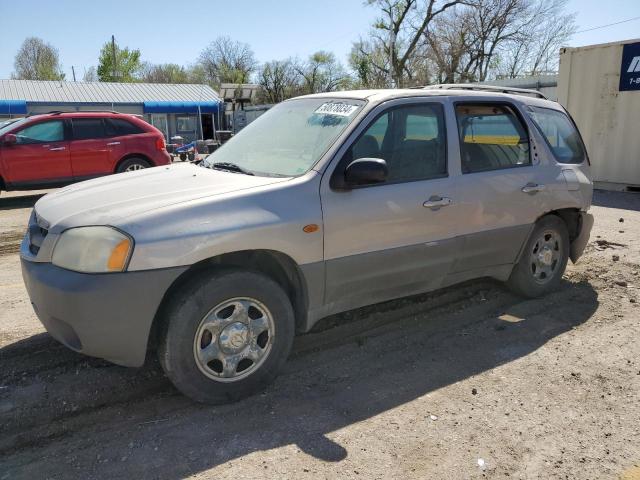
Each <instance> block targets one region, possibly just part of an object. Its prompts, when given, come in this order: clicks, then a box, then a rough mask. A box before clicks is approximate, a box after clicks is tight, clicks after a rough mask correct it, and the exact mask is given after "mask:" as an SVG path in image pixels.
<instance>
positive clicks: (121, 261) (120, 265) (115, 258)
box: [107, 239, 131, 272]
mask: <svg viewBox="0 0 640 480" xmlns="http://www.w3.org/2000/svg"><path fill="white" fill-rule="evenodd" d="M130 247H131V241H130V240H129V239H125V240H122V241H121V242H120V243H118V245H116V246H115V248H114V249H113V250H112V251H111V255H110V256H109V260H108V261H107V269H108V270H109V271H110V272H122V271H123V270H124V267H125V264H126V263H127V258H128V257H129V248H130Z"/></svg>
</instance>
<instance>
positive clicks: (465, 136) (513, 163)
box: [452, 101, 557, 274]
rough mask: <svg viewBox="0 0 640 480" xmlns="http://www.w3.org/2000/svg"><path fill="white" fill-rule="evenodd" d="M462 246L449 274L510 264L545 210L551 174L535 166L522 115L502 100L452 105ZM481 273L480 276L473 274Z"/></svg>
mask: <svg viewBox="0 0 640 480" xmlns="http://www.w3.org/2000/svg"><path fill="white" fill-rule="evenodd" d="M454 107H455V108H454V110H455V116H456V120H457V126H458V140H459V146H460V160H461V170H462V174H461V175H460V176H459V177H458V179H457V182H458V189H457V190H458V192H459V198H458V200H459V202H460V206H461V210H462V213H463V215H464V220H463V221H462V222H461V224H460V234H461V236H462V238H463V241H464V244H463V249H462V250H461V254H460V256H459V258H458V260H457V261H456V264H455V265H454V268H453V269H452V272H453V273H459V272H465V271H473V270H482V269H483V268H488V267H495V266H498V265H509V264H511V263H512V262H514V261H515V260H516V258H517V256H518V253H519V252H520V249H521V247H522V245H523V243H524V241H525V240H526V239H527V238H528V234H529V232H530V230H531V228H532V226H533V224H534V223H535V221H536V219H537V218H538V217H540V216H541V215H543V214H544V213H545V212H546V211H549V210H550V209H551V202H550V195H549V191H550V190H552V189H553V188H554V184H555V183H556V182H557V180H556V179H555V178H554V177H555V176H556V174H557V172H553V171H551V169H549V168H546V166H545V165H544V164H542V163H541V162H540V159H539V155H538V153H537V149H536V148H535V143H534V142H533V140H532V139H531V136H530V131H529V128H528V126H527V123H526V122H525V120H524V117H523V116H522V114H521V113H520V112H519V110H518V109H517V107H516V106H515V105H513V104H510V103H508V102H494V101H491V102H475V101H472V102H456V103H455V104H454ZM479 274H482V272H479Z"/></svg>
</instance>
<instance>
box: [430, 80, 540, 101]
mask: <svg viewBox="0 0 640 480" xmlns="http://www.w3.org/2000/svg"><path fill="white" fill-rule="evenodd" d="M418 88H422V89H424V90H478V91H484V92H498V93H511V94H513V95H525V96H531V95H533V96H534V97H538V98H542V99H544V100H548V98H547V96H546V95H544V94H543V93H540V92H539V91H537V90H530V89H527V88H515V87H499V86H496V85H476V84H473V83H443V84H440V85H429V86H427V87H418Z"/></svg>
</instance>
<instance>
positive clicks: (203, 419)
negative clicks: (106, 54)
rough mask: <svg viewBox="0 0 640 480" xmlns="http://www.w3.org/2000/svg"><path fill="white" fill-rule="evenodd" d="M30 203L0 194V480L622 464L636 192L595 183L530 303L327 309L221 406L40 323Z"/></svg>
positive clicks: (639, 259) (638, 211)
mask: <svg viewBox="0 0 640 480" xmlns="http://www.w3.org/2000/svg"><path fill="white" fill-rule="evenodd" d="M36 198H37V197H33V196H27V197H20V198H6V196H3V197H2V198H0V289H1V292H2V293H1V295H0V365H1V367H0V480H5V479H10V478H29V479H31V478H45V477H46V478H140V479H142V478H176V479H177V478H183V477H188V476H193V477H194V478H234V479H235V478H252V479H255V478H263V477H268V478H482V477H485V478H504V477H509V478H580V479H587V478H591V479H593V478H624V479H638V478H640V341H639V340H640V307H639V306H638V305H639V303H638V302H640V291H639V290H638V288H639V287H640V195H634V194H619V193H618V194H613V193H601V192H600V193H597V194H596V197H595V199H594V203H595V205H597V206H595V207H594V208H593V212H594V214H595V216H596V226H595V227H594V232H593V233H592V241H591V243H590V245H589V246H588V249H587V252H586V254H585V256H584V257H583V259H582V260H581V261H580V262H579V263H578V264H577V265H573V266H570V267H569V269H568V272H567V274H566V276H565V280H564V282H563V284H562V286H561V288H559V289H558V291H557V292H555V293H553V294H551V295H549V296H547V297H546V298H542V299H539V300H527V301H525V300H523V299H521V298H518V297H516V296H514V295H512V294H510V293H509V292H507V291H506V290H505V289H504V288H503V287H502V286H501V285H500V284H498V283H495V282H492V281H488V280H483V281H477V282H472V283H468V284H465V285H462V286H458V287H454V288H449V289H446V290H444V291H442V292H439V293H437V294H430V295H422V296H418V297H411V298H407V299H403V300H399V301H394V302H389V303H385V304H382V305H376V306H374V307H369V308H364V309H360V310H357V311H354V312H350V313H348V314H345V315H341V316H338V317H332V318H330V319H327V321H325V322H324V323H323V325H324V328H322V327H321V328H320V329H319V330H320V331H318V332H316V333H313V334H310V335H306V336H304V337H300V338H299V339H298V340H297V341H296V344H295V347H294V353H293V355H292V358H291V359H290V360H289V362H288V364H287V366H286V369H285V371H284V373H283V374H282V375H281V376H280V377H279V379H278V380H277V381H276V382H275V384H274V385H272V386H271V387H270V388H269V390H268V391H267V392H265V393H264V394H262V395H259V396H256V397H253V398H250V399H247V400H245V401H242V402H239V403H236V404H234V405H227V406H222V407H208V406H202V405H196V404H194V403H193V402H191V401H189V400H187V399H186V398H184V397H182V396H181V395H180V394H178V393H177V392H176V391H175V390H174V389H173V387H172V386H171V385H170V384H169V382H168V381H167V379H166V378H165V377H164V375H163V374H162V372H161V370H160V368H159V367H158V364H157V362H156V361H155V359H154V358H153V357H151V358H149V359H148V361H147V365H146V366H145V368H143V369H140V370H133V369H126V368H121V367H117V366H114V365H110V364H108V363H106V362H103V361H101V360H96V359H90V358H86V357H83V356H81V355H78V354H75V353H73V352H71V351H69V350H67V349H65V348H64V347H62V346H60V345H58V344H57V343H56V342H55V341H53V340H52V339H51V338H50V337H49V336H48V335H47V334H46V333H44V331H43V329H42V327H41V326H40V324H39V323H38V321H37V320H36V318H35V315H34V314H33V312H32V310H31V307H30V304H29V301H28V299H27V295H26V293H25V290H24V287H23V285H22V279H21V276H20V267H19V260H18V256H17V254H16V252H17V248H18V243H19V241H20V238H21V237H22V233H23V230H24V226H25V224H26V221H27V218H28V214H29V211H30V207H31V205H32V204H33V202H34V201H35V199H36Z"/></svg>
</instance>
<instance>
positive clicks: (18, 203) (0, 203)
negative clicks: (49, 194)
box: [0, 193, 45, 210]
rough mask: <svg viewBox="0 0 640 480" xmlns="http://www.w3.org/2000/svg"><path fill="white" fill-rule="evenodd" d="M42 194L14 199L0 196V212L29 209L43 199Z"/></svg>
mask: <svg viewBox="0 0 640 480" xmlns="http://www.w3.org/2000/svg"><path fill="white" fill-rule="evenodd" d="M44 196H45V194H44V193H39V194H35V195H21V196H15V197H1V196H0V210H14V209H16V208H31V207H33V206H34V205H35V204H36V202H37V201H38V200H40V199H41V198H42V197H44Z"/></svg>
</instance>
